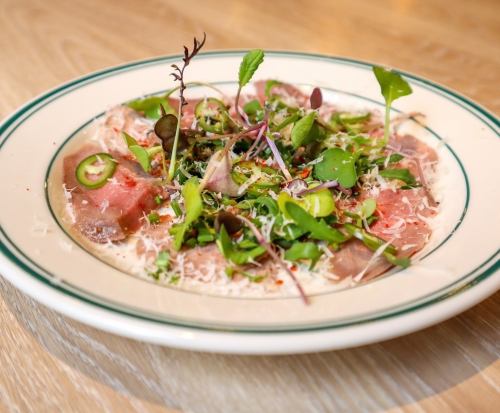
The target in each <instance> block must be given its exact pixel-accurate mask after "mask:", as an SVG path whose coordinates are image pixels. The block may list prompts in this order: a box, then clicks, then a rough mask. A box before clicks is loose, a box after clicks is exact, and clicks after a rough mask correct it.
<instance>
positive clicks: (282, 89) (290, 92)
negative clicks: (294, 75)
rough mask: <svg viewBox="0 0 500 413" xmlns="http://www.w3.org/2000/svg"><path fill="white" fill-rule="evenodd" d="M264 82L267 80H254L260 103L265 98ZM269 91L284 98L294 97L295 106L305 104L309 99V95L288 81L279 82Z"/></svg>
mask: <svg viewBox="0 0 500 413" xmlns="http://www.w3.org/2000/svg"><path fill="white" fill-rule="evenodd" d="M266 83H267V80H258V81H257V82H254V87H255V90H256V93H257V99H258V100H259V101H260V103H264V101H265V100H266V94H265V90H266ZM271 92H272V93H273V94H275V95H278V96H281V97H283V98H284V99H285V100H287V99H289V98H292V99H295V101H296V104H297V106H301V107H302V106H306V104H308V101H309V95H306V94H305V93H304V92H302V91H301V90H300V89H299V88H297V87H295V86H293V85H290V84H289V83H279V84H277V85H275V86H273V88H272V89H271Z"/></svg>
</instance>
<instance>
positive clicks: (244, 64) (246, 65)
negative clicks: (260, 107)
mask: <svg viewBox="0 0 500 413" xmlns="http://www.w3.org/2000/svg"><path fill="white" fill-rule="evenodd" d="M263 61H264V51H263V50H261V49H254V50H250V51H249V52H248V53H247V54H246V55H245V56H244V57H243V60H242V61H241V64H240V71H239V73H238V77H239V86H240V88H242V87H243V86H245V85H246V84H247V83H248V82H249V81H250V79H251V78H252V76H253V75H254V73H255V71H256V70H257V68H258V67H259V66H260V64H261V63H262V62H263Z"/></svg>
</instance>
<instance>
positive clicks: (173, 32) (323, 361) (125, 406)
mask: <svg viewBox="0 0 500 413" xmlns="http://www.w3.org/2000/svg"><path fill="white" fill-rule="evenodd" d="M202 31H206V32H207V34H208V43H207V48H209V49H222V48H252V47H263V48H269V49H290V50H304V51H312V52H320V53H328V54H334V55H342V56H349V57H354V58H360V59H365V60H373V61H378V62H382V63H386V64H388V65H392V66H395V67H399V68H401V69H404V70H408V71H411V72H414V73H417V74H419V75H422V76H426V77H429V78H432V79H433V80H436V81H438V82H441V83H443V84H445V85H447V86H450V87H452V88H455V89H457V90H459V91H460V92H462V93H464V94H466V95H468V96H470V97H472V98H474V99H476V100H477V101H479V102H480V103H482V104H483V105H485V106H486V107H488V108H489V109H490V110H492V111H494V112H496V113H498V112H500V95H499V94H498V86H499V81H500V77H499V73H500V49H499V47H498V45H499V44H500V3H499V2H498V0H485V1H476V2H472V1H471V2H466V1H460V2H458V1H452V0H448V1H430V0H429V1H416V0H399V1H395V0H394V1H379V2H375V1H352V0H336V1H332V0H330V1H326V0H323V1H321V0H319V1H311V0H309V1H296V2H292V1H269V0H254V1H251V2H243V1H242V2H238V1H229V0H227V1H219V2H215V1H207V0H205V1H203V2H196V1H194V0H183V1H182V2H174V1H160V0H156V1H139V0H120V1H107V2H103V1H98V0H77V1H71V2H70V1H64V0H46V1H36V0H2V1H1V3H0V53H1V60H0V79H1V82H0V92H1V93H0V115H2V116H5V115H7V114H8V112H10V111H12V110H13V109H14V108H15V107H16V106H18V105H20V104H22V103H23V102H24V101H26V100H28V99H30V98H32V97H33V96H35V95H36V94H38V93H41V92H42V91H44V90H45V89H47V88H50V87H53V86H55V85H57V84H58V83H60V82H64V81H66V80H69V79H71V78H74V77H76V76H80V75H83V74H85V73H86V72H89V71H93V70H96V69H100V68H103V67H105V66H110V65H115V64H119V63H123V62H126V61H128V60H135V59H142V58H146V57H151V56H154V55H161V54H169V53H178V52H179V51H180V48H181V45H182V44H184V43H189V42H190V41H191V38H192V36H193V35H195V34H196V35H199V34H201V33H202ZM471 138H473V137H471ZM2 179H5V177H2ZM2 196H3V195H2ZM499 314H500V293H497V294H496V295H494V296H492V297H491V298H490V299H488V300H486V301H485V302H483V303H482V304H480V305H478V306H477V307H475V308H473V309H472V310H469V311H467V312H466V313H464V314H462V315H460V316H458V317H455V318H454V319H452V320H449V321H447V322H444V323H442V324H440V325H437V326H435V327H432V328H428V329H426V330H424V331H422V332H419V333H415V334H411V335H409V336H406V337H403V338H399V339H395V340H391V341H387V342H384V343H381V344H376V345H370V346H365V347H361V348H357V349H352V350H344V351H336V352H329V353H322V354H311V355H301V356H287V357H237V356H222V355H212V354H201V353H191V352H187V351H180V350H172V349H169V348H163V347H158V346H154V345H149V344H144V343H140V342H136V341H132V340H128V339H124V338H121V337H117V336H114V335H111V334H107V333H104V332H101V331H98V330H95V329H93V328H90V327H87V326H85V325H82V324H79V323H77V322H74V321H72V320H70V319H68V318H66V317H63V316H61V315H59V314H57V313H54V312H53V311H51V310H49V309H47V308H45V307H43V306H41V305H39V304H37V303H35V302H34V301H32V300H31V299H29V298H28V297H26V296H25V295H23V294H21V293H19V292H18V291H16V290H15V289H14V288H13V287H12V286H11V285H10V284H9V283H7V282H6V281H3V280H1V281H0V323H1V324H0V410H1V411H10V412H18V411H20V412H28V411H36V412H58V411H63V412H70V411H71V412H102V411H105V412H111V411H113V412H129V411H131V412H173V411H178V410H179V411H183V412H196V413H199V412H223V411H224V412H226V411H227V412H290V413H292V412H299V411H301V412H302V411H304V412H306V411H307V412H312V411H316V412H375V411H390V412H400V411H405V412H406V411H408V412H413V411H415V412H422V411H426V412H427V411H429V412H431V411H436V412H493V411H495V407H494V406H495V405H496V407H497V410H496V411H498V408H499V406H500V361H499V352H500V348H499V343H500V317H499Z"/></svg>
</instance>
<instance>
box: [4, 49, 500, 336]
mask: <svg viewBox="0 0 500 413" xmlns="http://www.w3.org/2000/svg"><path fill="white" fill-rule="evenodd" d="M245 52H246V50H237V49H235V50H222V51H216V50H214V51H208V52H205V53H203V54H200V55H204V56H206V57H211V56H213V57H217V56H221V55H222V56H228V55H242V54H243V53H245ZM268 53H269V54H270V55H271V56H273V55H274V56H285V57H292V58H293V57H302V58H304V57H306V58H310V59H313V60H318V59H321V60H326V61H334V62H337V63H339V62H340V63H349V64H351V65H353V66H362V67H365V68H366V66H368V65H373V63H371V62H367V61H364V60H359V59H352V58H347V57H340V56H331V55H325V54H316V53H305V52H296V51H278V50H270V51H268ZM181 57H182V56H181V55H166V56H157V57H153V58H150V59H142V60H136V61H132V62H127V63H124V64H121V65H117V66H111V67H108V68H104V69H101V70H97V71H95V72H92V73H89V74H87V75H84V76H81V77H77V78H75V79H72V80H70V81H68V82H65V83H62V84H60V85H58V86H56V87H54V88H52V89H50V90H48V91H47V92H44V93H42V94H40V95H38V96H36V97H35V98H33V99H32V100H30V101H28V102H27V103H26V104H24V105H22V106H21V107H20V108H18V109H16V110H14V111H13V112H12V113H11V114H10V115H8V116H7V117H6V118H4V119H3V120H2V122H0V134H3V133H4V132H5V131H7V130H9V129H10V127H11V125H13V124H15V123H16V121H17V120H19V118H20V117H22V115H23V114H24V113H26V112H28V111H29V110H30V109H31V108H33V107H36V106H37V105H38V104H39V103H42V102H44V101H45V100H47V99H48V98H50V97H51V96H53V95H57V94H58V93H59V92H62V91H64V90H67V91H68V92H70V91H71V90H72V87H73V86H75V85H78V84H81V83H85V82H86V81H88V80H90V79H93V78H99V79H102V78H104V77H107V76H110V75H113V74H115V73H119V72H121V71H124V70H128V69H131V68H135V67H137V66H148V65H152V64H155V63H162V62H165V61H168V60H172V59H179V58H181ZM398 72H400V73H401V74H403V75H405V76H407V77H409V78H410V79H412V80H413V81H415V82H417V83H423V84H426V85H428V86H430V87H432V88H433V89H434V90H436V89H437V90H439V91H440V92H441V94H443V93H444V94H445V95H446V96H447V97H450V96H451V97H452V98H453V99H451V100H452V101H453V102H454V103H457V104H458V105H459V106H461V107H463V108H465V109H467V110H469V111H472V110H471V108H472V109H474V110H475V111H477V112H479V114H480V115H482V116H478V117H479V118H480V119H481V120H483V121H485V119H484V118H483V116H484V117H486V120H487V121H485V122H484V123H485V124H486V125H487V126H489V128H490V129H492V130H493V132H495V133H496V134H497V136H500V135H499V133H498V131H497V130H496V129H495V127H496V128H498V126H499V124H500V122H499V120H498V119H497V118H496V116H495V115H494V114H493V113H492V112H490V111H489V110H488V109H486V108H485V107H483V106H482V105H480V104H478V103H477V102H475V101H473V100H472V99H470V98H468V97H466V96H465V95H463V94H461V93H458V92H456V91H454V90H452V89H450V88H448V87H446V86H443V85H441V84H439V83H436V82H434V81H431V80H428V79H426V78H423V77H421V76H418V75H414V74H412V73H409V72H406V71H402V70H398ZM457 99H458V101H459V102H458V101H457ZM473 113H474V112H473ZM474 114H475V115H476V116H477V113H474ZM490 122H491V123H492V124H493V126H492V125H491V124H490ZM3 143H4V142H1V143H0V147H1V146H2V145H3ZM0 251H1V252H2V253H3V255H4V256H3V257H2V258H5V259H8V261H10V262H11V264H12V265H14V266H16V265H17V267H21V268H20V269H21V273H22V275H23V276H24V277H29V278H30V279H31V280H33V281H36V280H35V279H33V278H32V276H30V275H27V274H26V271H28V272H32V270H31V269H30V268H29V267H28V266H25V264H24V263H21V262H20V261H19V260H18V258H17V257H16V256H15V255H14V254H12V253H11V251H10V250H9V248H8V246H6V245H5V244H4V243H3V242H2V241H0ZM498 253H499V250H497V252H496V253H494V254H493V255H492V256H490V257H489V259H488V260H486V261H485V262H484V263H483V264H481V265H480V266H479V267H478V268H476V269H475V270H473V271H472V272H471V273H469V275H471V274H473V273H475V272H477V271H478V270H479V269H480V268H482V267H483V268H482V269H481V271H482V272H481V273H480V274H478V275H475V278H474V280H472V281H468V282H467V283H466V284H465V285H464V286H462V287H461V289H460V290H459V291H457V292H455V293H453V294H451V295H449V294H446V295H445V296H441V297H437V298H434V299H430V300H429V301H427V302H424V303H421V304H418V305H415V306H412V307H410V308H406V309H403V310H399V311H394V312H393V313H391V314H388V315H385V316H379V317H377V318H375V319H368V320H366V321H359V322H357V323H355V324H365V323H374V322H377V320H378V319H379V318H380V319H385V318H391V317H400V316H404V315H405V314H407V313H411V312H416V311H419V310H420V309H422V308H423V307H429V306H432V305H434V304H436V303H437V302H440V301H442V300H446V299H448V298H450V297H453V296H456V295H458V294H459V293H462V292H463V289H464V288H465V289H468V288H470V287H472V286H474V285H476V284H479V283H480V282H482V281H484V280H485V279H486V278H487V277H489V276H490V275H491V274H494V273H495V272H496V271H497V270H498V269H499V268H500V261H499V260H498V258H497V259H496V260H495V258H496V257H497V256H498ZM8 255H11V257H10V259H9V257H8ZM12 258H13V259H12ZM16 261H19V262H18V263H17V264H16ZM0 262H1V261H0ZM23 266H25V267H26V268H25V269H24V270H23V269H22V267H23ZM2 267H3V266H2ZM17 270H19V268H17ZM466 277H467V276H464V277H463V278H466ZM10 278H11V277H9V279H10ZM12 278H16V277H15V276H13V277H12ZM37 278H38V277H37ZM10 281H11V282H13V283H14V284H15V285H16V284H17V283H15V282H14V281H13V280H12V279H10ZM499 281H500V280H499ZM39 282H42V283H44V284H45V285H46V286H47V287H48V288H50V289H51V290H52V291H57V292H58V293H59V294H64V295H68V294H69V295H70V296H72V297H73V298H72V299H74V300H75V301H78V302H80V303H83V302H86V305H90V306H93V307H96V306H98V307H101V310H102V311H105V312H109V311H113V312H115V313H116V312H118V313H119V314H120V316H125V317H132V318H140V319H142V321H146V322H154V323H157V325H158V324H161V325H163V326H173V327H175V328H182V329H199V330H205V331H209V332H217V331H221V329H220V328H214V327H213V326H209V327H206V326H190V325H186V324H178V323H172V322H169V321H166V320H161V321H160V320H153V319H151V318H147V319H144V318H143V317H141V316H140V315H137V314H131V313H127V312H122V311H120V310H117V309H115V308H109V307H107V306H105V305H104V306H103V305H101V304H100V303H96V302H93V301H92V302H90V301H88V300H86V299H85V298H84V297H82V296H80V295H75V294H74V293H72V292H71V291H68V290H67V289H63V288H60V287H59V286H57V285H54V283H52V282H50V280H47V279H46V278H45V277H41V281H40V280H39ZM18 287H19V288H20V289H22V290H23V291H24V289H23V288H22V287H20V286H18ZM491 293H494V291H492V292H491ZM30 295H31V294H30ZM32 296H33V297H34V298H36V299H37V300H39V301H42V300H41V299H40V297H39V296H38V295H37V294H34V295H32ZM82 301H83V302H82ZM49 306H50V304H49ZM59 311H61V310H59ZM61 312H63V313H64V311H61ZM73 318H75V317H73ZM348 326H349V325H347V326H345V325H340V326H319V327H318V326H314V327H310V328H308V327H305V328H303V329H301V328H299V329H297V328H293V329H290V330H287V329H284V330H239V329H238V330H237V331H235V332H237V333H238V334H239V333H252V334H263V333H266V334H276V333H278V334H286V333H289V334H291V333H292V332H293V333H299V334H300V333H301V332H311V331H317V330H331V329H342V328H346V327H348ZM235 332H233V333H235Z"/></svg>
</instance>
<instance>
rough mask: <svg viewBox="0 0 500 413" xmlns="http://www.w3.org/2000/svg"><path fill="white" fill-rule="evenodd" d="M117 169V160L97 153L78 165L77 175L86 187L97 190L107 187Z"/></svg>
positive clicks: (106, 154) (108, 155)
mask: <svg viewBox="0 0 500 413" xmlns="http://www.w3.org/2000/svg"><path fill="white" fill-rule="evenodd" d="M115 169H116V160H115V159H114V158H113V157H112V156H111V155H110V154H109V153H104V152H102V153H95V154H94V155H90V156H88V157H87V158H85V159H84V160H83V161H81V162H80V163H79V164H78V166H77V167H76V171H75V175H76V179H77V180H78V182H79V183H80V184H82V185H83V186H84V187H86V188H89V189H97V188H101V187H103V186H104V185H106V183H107V182H108V179H109V178H111V177H112V176H113V174H114V173H115Z"/></svg>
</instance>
